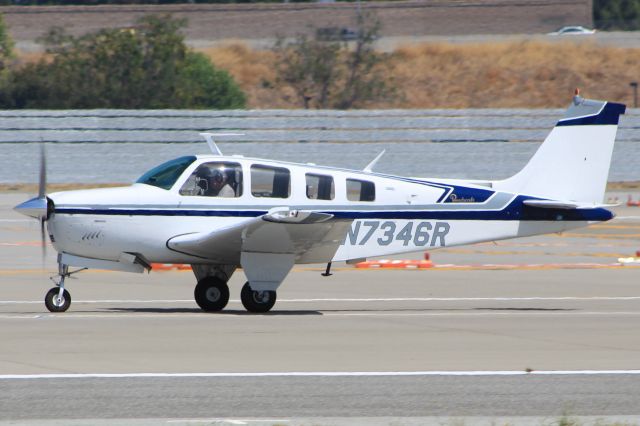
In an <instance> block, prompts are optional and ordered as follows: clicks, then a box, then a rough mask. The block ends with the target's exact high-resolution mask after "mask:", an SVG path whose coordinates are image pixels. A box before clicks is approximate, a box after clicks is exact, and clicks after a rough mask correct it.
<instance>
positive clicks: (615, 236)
mask: <svg viewBox="0 0 640 426" xmlns="http://www.w3.org/2000/svg"><path fill="white" fill-rule="evenodd" d="M559 237H563V238H598V239H604V238H611V239H630V238H640V234H596V233H593V234H587V233H582V234H578V233H573V232H567V233H564V234H562V235H559Z"/></svg>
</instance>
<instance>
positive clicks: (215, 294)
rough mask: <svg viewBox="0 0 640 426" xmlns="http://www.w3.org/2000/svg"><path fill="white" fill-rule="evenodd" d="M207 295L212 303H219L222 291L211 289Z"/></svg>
mask: <svg viewBox="0 0 640 426" xmlns="http://www.w3.org/2000/svg"><path fill="white" fill-rule="evenodd" d="M205 295H206V296H207V300H209V301H210V302H217V301H218V299H220V290H218V289H217V288H216V287H209V288H208V289H207V292H206V293H205Z"/></svg>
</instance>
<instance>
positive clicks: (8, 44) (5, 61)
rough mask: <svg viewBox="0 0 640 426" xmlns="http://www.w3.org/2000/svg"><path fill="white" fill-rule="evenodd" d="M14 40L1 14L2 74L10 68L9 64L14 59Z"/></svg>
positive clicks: (0, 48) (0, 50) (0, 66)
mask: <svg viewBox="0 0 640 426" xmlns="http://www.w3.org/2000/svg"><path fill="white" fill-rule="evenodd" d="M13 46H14V43H13V39H12V38H11V36H10V35H9V32H8V31H7V26H6V24H5V23H4V16H3V15H2V14H1V13H0V72H2V71H4V70H6V69H7V68H8V65H9V62H10V61H11V60H12V59H13V58H14V53H13Z"/></svg>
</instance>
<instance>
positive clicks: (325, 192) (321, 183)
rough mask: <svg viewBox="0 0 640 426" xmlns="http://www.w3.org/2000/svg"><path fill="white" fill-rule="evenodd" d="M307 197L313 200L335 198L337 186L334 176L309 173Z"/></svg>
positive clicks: (307, 175) (307, 176) (307, 177)
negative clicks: (334, 183)
mask: <svg viewBox="0 0 640 426" xmlns="http://www.w3.org/2000/svg"><path fill="white" fill-rule="evenodd" d="M305 176H306V181H307V198H309V199H311V200H333V198H334V197H335V186H334V185H333V176H327V175H315V174H313V173H307V174H306V175H305Z"/></svg>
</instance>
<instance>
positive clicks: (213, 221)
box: [15, 91, 626, 312]
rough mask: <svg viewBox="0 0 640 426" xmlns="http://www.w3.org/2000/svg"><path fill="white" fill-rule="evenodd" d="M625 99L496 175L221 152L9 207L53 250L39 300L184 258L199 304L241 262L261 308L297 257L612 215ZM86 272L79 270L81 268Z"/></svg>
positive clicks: (558, 226)
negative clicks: (391, 170) (407, 173)
mask: <svg viewBox="0 0 640 426" xmlns="http://www.w3.org/2000/svg"><path fill="white" fill-rule="evenodd" d="M625 108H626V107H625V106H624V105H622V104H617V103H611V102H605V101H595V100H588V99H584V98H582V97H580V96H579V93H578V91H576V96H575V97H574V98H573V102H572V104H571V105H570V106H569V108H568V110H567V112H566V114H565V116H564V118H562V119H561V120H560V121H558V123H557V124H556V126H555V127H554V128H553V130H552V131H551V133H550V134H549V135H548V136H547V138H546V139H545V141H544V143H543V144H542V145H541V146H540V148H539V149H538V151H537V152H536V153H535V155H534V156H533V157H532V158H531V160H530V161H529V163H527V164H526V165H525V167H524V168H523V169H522V170H521V171H520V172H518V173H517V174H515V175H514V176H512V177H510V178H508V179H504V180H495V181H478V180H452V179H435V178H406V177H399V176H391V175H385V174H380V173H375V172H373V171H372V169H373V166H374V164H375V163H376V162H377V160H378V159H379V158H380V156H378V157H376V159H375V160H373V161H372V162H371V163H370V164H369V165H368V166H367V167H365V168H364V169H363V170H345V169H339V168H333V167H321V166H316V165H312V164H297V163H287V162H282V161H270V160H262V159H254V158H244V157H242V156H225V155H222V153H221V152H220V150H219V149H218V147H217V146H216V144H215V142H214V141H213V138H212V136H213V135H212V134H207V133H204V134H202V135H203V136H204V137H205V139H207V142H208V143H209V146H210V147H211V149H212V151H213V155H205V156H185V157H180V158H177V159H175V160H172V161H169V162H166V163H164V164H161V165H160V166H158V167H156V168H154V169H152V170H150V171H148V172H147V173H145V174H144V175H142V177H140V178H139V179H138V180H137V181H136V182H135V183H134V184H133V185H131V186H128V187H120V188H103V189H91V190H78V191H65V192H57V193H53V194H49V195H47V194H46V193H45V191H46V176H45V167H46V166H45V159H44V155H42V156H41V158H42V159H41V165H40V189H39V193H38V196H37V197H36V198H33V199H31V200H29V201H26V202H24V203H22V204H20V205H18V206H16V207H15V209H16V210H17V211H19V212H20V213H23V214H25V215H27V216H32V217H34V218H36V219H38V220H40V222H41V231H42V238H43V242H44V232H45V224H46V228H47V230H48V235H49V238H50V240H51V243H52V244H53V247H54V248H55V249H56V250H57V251H58V274H57V276H56V279H55V281H56V284H57V285H56V287H54V288H52V289H51V290H49V292H48V293H47V294H46V297H45V305H46V307H47V308H48V309H49V310H50V311H52V312H63V311H66V310H67V309H68V308H69V305H70V304H71V296H70V295H69V292H68V291H67V290H66V289H65V278H67V277H69V276H70V275H71V274H73V273H75V272H78V270H76V271H70V269H69V268H70V267H79V268H82V269H86V268H97V269H110V270H118V271H129V272H143V271H145V270H150V269H151V264H152V262H153V263H155V262H157V263H183V264H190V265H191V267H192V269H193V272H194V274H195V277H196V279H197V284H196V286H195V291H194V295H195V301H196V302H197V304H198V305H199V306H200V307H201V308H202V309H203V310H204V311H209V312H210V311H220V310H222V309H224V308H225V306H226V305H227V302H228V300H229V288H228V286H227V282H228V280H229V278H230V277H231V275H232V274H233V273H234V271H235V270H236V269H237V268H238V267H239V266H242V269H243V270H244V273H245V275H246V277H247V279H248V281H247V283H246V284H245V285H244V287H242V291H241V293H240V295H241V301H242V304H243V305H244V307H245V308H246V309H247V310H248V311H250V312H267V311H269V310H270V309H271V308H272V307H273V306H274V303H275V302H276V290H277V289H278V287H279V286H280V284H281V283H282V282H283V280H284V279H285V277H286V276H287V274H288V273H289V271H290V270H291V268H292V267H293V265H294V264H304V263H327V273H326V274H327V275H328V274H329V269H330V267H331V262H336V261H347V262H349V261H355V260H361V259H364V258H369V257H376V256H383V255H391V254H397V253H405V252H412V251H419V250H424V249H425V248H428V249H435V248H439V247H451V246H457V245H461V244H470V243H478V242H484V241H495V240H502V239H506V238H515V237H525V236H531V235H538V234H545V233H554V232H561V231H565V230H569V229H574V228H579V227H583V226H587V225H589V224H592V223H596V222H602V221H607V220H609V219H611V218H612V217H613V213H612V212H610V211H609V210H607V209H606V207H607V206H606V205H602V204H601V203H602V200H603V198H604V191H605V186H606V183H607V176H608V173H609V166H610V162H611V155H612V151H613V144H614V141H615V136H616V131H617V127H618V120H619V116H620V115H621V114H624V112H625ZM82 269H80V270H82Z"/></svg>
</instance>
